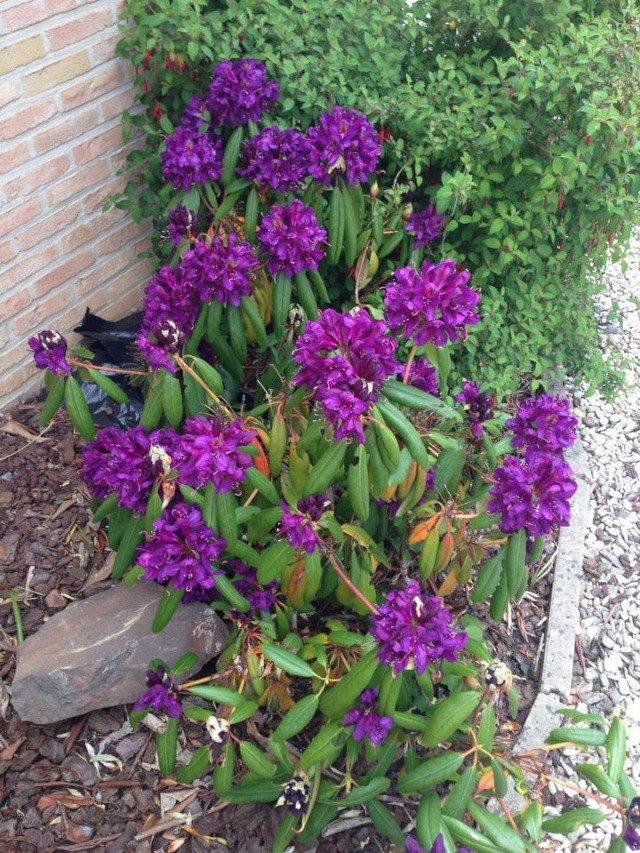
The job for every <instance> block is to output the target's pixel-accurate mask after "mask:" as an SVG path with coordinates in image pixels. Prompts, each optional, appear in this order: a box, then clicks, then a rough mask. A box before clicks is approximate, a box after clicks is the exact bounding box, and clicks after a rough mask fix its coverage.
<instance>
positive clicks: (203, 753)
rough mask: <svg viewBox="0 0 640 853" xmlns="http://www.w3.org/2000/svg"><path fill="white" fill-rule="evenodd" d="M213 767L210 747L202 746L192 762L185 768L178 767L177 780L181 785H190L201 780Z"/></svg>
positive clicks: (193, 756)
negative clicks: (196, 780)
mask: <svg viewBox="0 0 640 853" xmlns="http://www.w3.org/2000/svg"><path fill="white" fill-rule="evenodd" d="M210 766H211V756H210V753H209V747H208V746H201V747H200V748H199V749H196V751H195V752H194V753H193V755H192V756H191V760H190V761H189V763H188V764H186V765H185V766H184V767H178V770H177V772H176V779H177V780H178V782H180V784H181V785H190V784H191V782H193V781H194V780H195V779H199V778H200V777H201V776H204V775H205V773H207V772H208V770H209V767H210Z"/></svg>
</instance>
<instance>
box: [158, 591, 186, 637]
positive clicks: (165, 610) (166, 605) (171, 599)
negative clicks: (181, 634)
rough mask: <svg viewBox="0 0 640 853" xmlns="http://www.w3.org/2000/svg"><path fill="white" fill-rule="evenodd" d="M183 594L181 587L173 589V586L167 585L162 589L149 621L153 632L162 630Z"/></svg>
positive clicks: (178, 604)
mask: <svg viewBox="0 0 640 853" xmlns="http://www.w3.org/2000/svg"><path fill="white" fill-rule="evenodd" d="M183 596H184V590H183V589H174V588H173V587H167V588H166V589H165V590H164V591H163V594H162V597H161V599H160V603H159V604H158V607H157V609H156V612H155V615H154V617H153V622H152V623H151V630H152V631H153V633H154V634H157V633H158V632H159V631H162V629H163V628H165V627H166V626H167V625H168V624H169V622H170V620H171V617H172V616H173V614H174V613H175V612H176V610H177V609H178V607H179V606H180V602H181V601H182V598H183Z"/></svg>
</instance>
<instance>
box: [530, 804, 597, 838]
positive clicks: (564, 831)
mask: <svg viewBox="0 0 640 853" xmlns="http://www.w3.org/2000/svg"><path fill="white" fill-rule="evenodd" d="M603 820H604V815H603V814H602V812H601V811H599V810H598V809H590V808H578V809H571V810H570V811H567V812H565V813H564V814H561V815H558V816H557V817H552V818H549V819H548V820H545V821H543V823H542V828H543V830H544V831H545V832H555V833H557V834H558V835H570V834H571V833H572V832H575V831H576V829H579V828H580V827H581V826H584V825H585V824H596V823H600V822H601V821H603Z"/></svg>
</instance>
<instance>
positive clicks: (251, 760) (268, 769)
mask: <svg viewBox="0 0 640 853" xmlns="http://www.w3.org/2000/svg"><path fill="white" fill-rule="evenodd" d="M240 755H241V757H242V760H243V761H244V763H245V764H246V765H247V769H248V770H250V771H251V772H252V773H255V774H256V776H260V777H261V778H262V779H271V778H272V777H273V776H275V774H276V769H277V768H276V765H275V764H272V763H271V762H270V761H269V759H268V758H267V756H266V755H265V754H264V752H262V751H261V750H259V749H258V747H257V746H256V745H255V744H253V743H249V742H248V741H241V743H240Z"/></svg>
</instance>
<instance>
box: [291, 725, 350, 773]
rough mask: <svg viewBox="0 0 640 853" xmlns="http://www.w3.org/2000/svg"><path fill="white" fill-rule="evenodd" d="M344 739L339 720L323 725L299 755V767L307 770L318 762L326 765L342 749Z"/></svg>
mask: <svg viewBox="0 0 640 853" xmlns="http://www.w3.org/2000/svg"><path fill="white" fill-rule="evenodd" d="M345 739H346V733H345V730H344V727H343V725H342V722H341V721H339V720H336V721H334V722H333V723H328V724H327V725H326V726H323V727H322V728H321V729H320V731H319V732H318V734H317V735H316V736H315V737H314V738H313V740H312V741H311V743H310V744H309V746H308V747H307V748H306V749H305V750H304V752H303V753H302V755H301V756H300V769H301V770H306V771H309V770H310V769H311V768H312V767H315V766H316V765H318V764H320V765H321V766H323V767H328V766H329V765H330V764H332V763H333V762H334V761H335V759H336V758H337V757H338V755H339V754H340V752H341V751H342V747H343V745H344V741H345ZM336 741H339V742H336Z"/></svg>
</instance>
